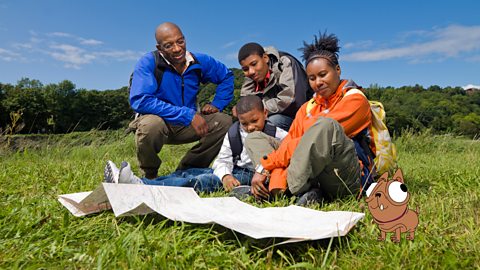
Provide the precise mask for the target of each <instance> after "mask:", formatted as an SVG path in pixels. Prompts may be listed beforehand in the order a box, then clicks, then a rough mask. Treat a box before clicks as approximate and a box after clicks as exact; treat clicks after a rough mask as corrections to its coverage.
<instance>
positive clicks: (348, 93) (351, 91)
mask: <svg viewBox="0 0 480 270" xmlns="http://www.w3.org/2000/svg"><path fill="white" fill-rule="evenodd" d="M351 94H361V95H362V96H364V97H367V96H365V94H364V93H363V92H362V90H360V89H356V88H353V89H350V90H348V91H347V92H346V93H345V95H343V96H344V97H346V96H348V95H351Z"/></svg>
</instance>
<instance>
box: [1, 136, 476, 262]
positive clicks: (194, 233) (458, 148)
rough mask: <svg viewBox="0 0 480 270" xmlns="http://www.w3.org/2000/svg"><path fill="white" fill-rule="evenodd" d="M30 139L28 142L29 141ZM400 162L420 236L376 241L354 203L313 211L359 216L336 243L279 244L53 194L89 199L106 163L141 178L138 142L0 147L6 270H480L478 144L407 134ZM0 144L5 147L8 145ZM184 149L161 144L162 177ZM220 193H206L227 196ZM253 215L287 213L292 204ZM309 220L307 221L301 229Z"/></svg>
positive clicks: (111, 139) (86, 139)
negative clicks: (77, 209)
mask: <svg viewBox="0 0 480 270" xmlns="http://www.w3.org/2000/svg"><path fill="white" fill-rule="evenodd" d="M27 141H28V140H27ZM395 143H396V145H397V148H398V153H399V165H400V167H401V168H402V169H403V173H404V177H405V183H406V185H407V186H408V189H409V192H410V193H411V199H410V203H409V208H411V209H415V208H416V207H417V206H418V207H419V209H420V214H419V219H420V223H419V226H418V227H417V229H416V235H415V239H414V240H413V241H407V240H406V239H405V236H402V241H401V242H400V243H399V244H395V243H393V242H392V241H390V239H389V238H387V240H386V241H385V242H378V241H377V236H378V234H379V230H378V228H377V226H376V225H375V223H373V221H372V216H371V215H370V213H369V212H368V210H366V209H365V203H364V200H363V199H362V200H360V201H356V200H355V199H353V198H348V199H343V200H337V201H334V202H331V203H328V204H323V205H319V204H314V205H312V206H310V207H311V208H313V209H317V210H325V211H329V210H346V211H360V212H365V213H366V216H365V218H364V219H363V220H361V221H360V222H359V223H358V224H357V226H355V227H354V228H353V229H352V230H351V231H350V233H349V234H348V235H347V236H345V237H341V238H332V239H326V240H321V241H308V242H301V243H295V244H288V245H276V244H275V241H274V240H273V239H270V240H254V239H251V238H249V237H246V236H243V235H241V234H239V233H235V232H232V231H230V230H227V229H225V228H223V227H221V226H218V225H196V224H189V223H182V222H174V221H170V220H167V219H165V218H163V217H161V216H159V215H156V214H150V215H146V216H135V217H124V218H115V216H114V215H113V212H111V211H105V212H102V213H99V214H94V215H90V216H87V217H83V218H77V217H74V216H73V215H71V214H70V212H68V210H67V209H65V208H64V207H63V206H62V205H61V204H60V203H59V202H58V201H57V198H58V195H60V194H65V193H74V192H82V191H90V190H93V189H94V188H95V187H96V186H98V185H99V183H100V182H101V181H102V180H103V168H104V165H105V162H106V161H107V160H113V161H114V162H115V163H117V164H118V163H120V162H121V161H122V160H127V161H129V162H131V163H132V165H133V169H134V171H136V172H139V171H138V167H137V163H136V158H135V145H134V140H133V135H132V134H130V135H125V134H123V132H122V131H107V132H101V131H91V132H87V133H72V134H67V135H56V136H47V137H45V138H43V139H42V140H40V141H37V142H36V143H34V144H27V143H24V144H22V145H18V146H17V148H16V149H13V150H12V149H8V148H6V147H5V146H3V147H2V148H0V182H1V185H0V196H1V200H0V268H1V269H17V268H21V269H65V268H66V269H92V268H98V269H184V268H187V269H190V268H193V269H224V268H227V269H283V268H286V269H318V268H326V269H379V268H382V269H432V268H433V269H478V268H480V255H479V254H480V222H479V221H480V141H479V140H478V139H474V140H472V139H466V138H462V137H454V136H450V135H442V136H434V135H432V134H430V133H428V132H424V133H421V134H412V133H408V132H406V133H404V135H402V136H401V137H398V138H396V139H395ZM4 144H5V142H4ZM186 150H187V146H166V147H165V148H164V150H163V151H162V153H161V158H162V160H163V161H164V162H163V164H162V167H161V170H160V174H167V173H170V172H171V171H173V170H174V169H175V167H176V164H177V163H178V161H179V160H180V158H181V156H182V153H183V152H185V151H186ZM225 195H226V194H225V193H224V192H217V193H214V194H210V195H206V194H201V196H225ZM248 202H249V203H252V204H254V205H257V206H259V207H266V206H286V205H289V204H290V203H292V199H287V198H284V199H279V200H277V201H274V202H270V203H263V204H259V203H256V202H255V201H253V200H251V199H250V200H248ZM306 222H308V221H306Z"/></svg>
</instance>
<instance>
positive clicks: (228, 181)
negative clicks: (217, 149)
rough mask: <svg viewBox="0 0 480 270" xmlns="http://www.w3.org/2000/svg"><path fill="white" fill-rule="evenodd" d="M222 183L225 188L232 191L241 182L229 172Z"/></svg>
mask: <svg viewBox="0 0 480 270" xmlns="http://www.w3.org/2000/svg"><path fill="white" fill-rule="evenodd" d="M222 183H223V188H224V189H225V190H226V191H228V192H230V191H232V189H233V188H234V187H237V186H239V185H240V182H239V181H238V180H237V179H236V178H235V177H233V176H232V175H231V174H227V175H225V176H224V177H223V178H222Z"/></svg>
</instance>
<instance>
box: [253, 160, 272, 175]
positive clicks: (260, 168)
mask: <svg viewBox="0 0 480 270" xmlns="http://www.w3.org/2000/svg"><path fill="white" fill-rule="evenodd" d="M255 172H256V173H259V174H263V175H265V176H269V175H270V173H269V172H268V171H267V170H265V169H264V168H263V165H262V163H259V164H258V165H257V166H256V167H255Z"/></svg>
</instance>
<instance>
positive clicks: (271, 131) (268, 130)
mask: <svg viewBox="0 0 480 270" xmlns="http://www.w3.org/2000/svg"><path fill="white" fill-rule="evenodd" d="M262 132H263V133H265V134H267V135H269V136H272V137H275V133H277V127H276V126H274V125H272V124H270V122H266V123H265V126H263V130H262Z"/></svg>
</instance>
